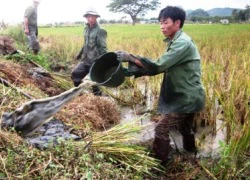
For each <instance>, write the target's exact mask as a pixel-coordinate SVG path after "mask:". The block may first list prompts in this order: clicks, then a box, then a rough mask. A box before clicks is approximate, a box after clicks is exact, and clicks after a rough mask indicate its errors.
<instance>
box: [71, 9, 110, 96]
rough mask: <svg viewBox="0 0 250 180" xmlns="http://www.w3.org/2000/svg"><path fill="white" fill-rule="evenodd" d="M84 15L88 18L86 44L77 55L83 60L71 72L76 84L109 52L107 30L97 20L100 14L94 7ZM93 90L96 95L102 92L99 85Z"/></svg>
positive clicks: (85, 30)
mask: <svg viewBox="0 0 250 180" xmlns="http://www.w3.org/2000/svg"><path fill="white" fill-rule="evenodd" d="M83 16H84V17H85V18H86V19H87V24H86V26H85V29H84V45H83V47H82V48H81V50H80V52H79V53H78V54H77V56H76V59H79V60H81V61H80V63H78V65H77V66H76V67H75V68H74V70H73V72H72V74H71V79H72V80H73V82H74V86H79V84H81V82H82V79H83V78H84V77H85V76H86V75H87V74H88V73H89V71H90V67H91V66H92V64H93V63H94V61H95V60H96V59H97V58H98V57H99V56H101V55H102V54H104V53H106V52H107V44H106V39H107V32H106V30H104V29H103V28H102V27H101V26H100V25H99V23H98V22H97V18H98V17H100V15H99V14H98V13H97V12H96V11H95V10H94V9H89V10H87V12H86V13H85V14H84V15H83ZM92 90H93V93H94V94H95V95H101V94H102V93H101V91H100V89H99V87H98V86H93V87H92Z"/></svg>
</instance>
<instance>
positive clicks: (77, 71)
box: [71, 62, 90, 87]
mask: <svg viewBox="0 0 250 180" xmlns="http://www.w3.org/2000/svg"><path fill="white" fill-rule="evenodd" d="M89 69H90V67H89V66H85V65H83V63H82V62H80V63H78V64H77V66H76V67H75V68H74V70H73V71H72V73H71V79H72V80H73V83H74V86H75V87H77V86H79V85H80V84H81V82H82V79H83V78H84V77H85V76H86V75H87V74H88V73H89Z"/></svg>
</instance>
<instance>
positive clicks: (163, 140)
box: [153, 114, 182, 165]
mask: <svg viewBox="0 0 250 180" xmlns="http://www.w3.org/2000/svg"><path fill="white" fill-rule="evenodd" d="M180 121H182V118H180V117H179V116H178V114H166V115H165V116H164V117H163V118H162V119H161V120H160V121H159V123H158V124H157V125H156V127H155V139H154V142H153V151H154V153H155V157H156V158H157V159H159V160H161V161H162V165H165V164H166V163H167V162H168V159H169V157H168V155H169V153H170V151H171V149H172V148H171V146H170V138H169V133H170V129H171V128H174V127H176V126H178V124H179V123H180Z"/></svg>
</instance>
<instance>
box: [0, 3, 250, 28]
mask: <svg viewBox="0 0 250 180" xmlns="http://www.w3.org/2000/svg"><path fill="white" fill-rule="evenodd" d="M110 2H112V0H41V3H40V5H39V7H38V23H39V24H46V23H54V22H61V21H63V22H66V21H83V20H84V18H83V17H82V15H83V13H84V12H85V11H86V9H87V8H88V7H94V8H95V9H96V10H97V11H98V12H99V13H100V14H101V18H103V19H109V20H110V19H119V18H121V17H122V16H124V14H113V13H111V12H109V11H108V9H107V8H106V6H107V5H108V4H109V3H110ZM160 2H161V7H160V8H159V9H157V10H156V11H153V12H152V11H151V12H148V14H147V15H146V17H157V16H158V13H159V10H160V9H161V8H163V7H165V6H167V5H175V6H181V7H182V8H183V9H184V10H195V9H198V8H201V9H204V10H209V9H212V8H223V7H231V8H241V9H244V8H245V6H246V5H247V4H249V5H250V0H160ZM30 4H32V0H0V21H2V20H3V21H4V22H7V23H10V24H13V23H21V22H22V21H23V14H24V11H25V9H26V7H27V6H28V5H30Z"/></svg>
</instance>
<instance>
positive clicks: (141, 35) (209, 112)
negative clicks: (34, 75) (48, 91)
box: [0, 24, 250, 179]
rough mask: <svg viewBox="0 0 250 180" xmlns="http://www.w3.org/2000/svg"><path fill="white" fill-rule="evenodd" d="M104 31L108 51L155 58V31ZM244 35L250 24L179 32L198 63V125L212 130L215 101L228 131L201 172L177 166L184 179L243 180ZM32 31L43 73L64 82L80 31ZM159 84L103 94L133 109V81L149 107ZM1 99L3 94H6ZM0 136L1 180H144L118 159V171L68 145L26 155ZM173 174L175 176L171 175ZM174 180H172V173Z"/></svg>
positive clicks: (247, 65)
mask: <svg viewBox="0 0 250 180" xmlns="http://www.w3.org/2000/svg"><path fill="white" fill-rule="evenodd" d="M104 28H105V29H106V30H107V32H108V49H109V51H116V50H126V51H128V52H130V53H132V54H134V55H141V56H147V57H151V58H152V59H157V57H159V56H160V55H161V54H162V53H163V52H164V49H165V48H166V46H165V44H164V43H163V41H162V40H163V36H162V34H161V32H160V28H159V25H136V26H132V25H105V26H104ZM249 30H250V24H230V25H226V26H225V25H196V24H195V25H188V24H187V25H185V26H184V31H185V32H186V33H187V34H189V35H190V36H191V37H192V38H193V40H194V41H195V43H196V44H197V46H198V48H199V51H200V54H201V58H202V70H203V83H204V86H205V88H206V94H207V99H206V109H205V110H204V111H203V112H202V113H201V115H200V118H201V119H203V120H205V121H206V122H207V124H209V125H210V126H214V127H215V124H216V118H217V116H218V115H221V114H220V112H218V111H217V108H218V107H217V105H216V102H217V101H218V102H219V103H220V105H221V106H222V109H223V122H224V126H225V127H227V139H226V142H222V143H221V147H222V151H221V157H220V159H218V160H211V159H206V160H199V164H200V167H203V168H197V167H192V168H190V166H189V165H187V164H185V166H184V167H183V164H182V163H181V162H179V164H178V163H177V164H175V167H174V168H175V170H176V169H181V170H182V172H184V174H186V176H182V177H185V178H186V179H188V177H189V178H190V177H192V172H194V170H196V171H195V172H196V173H194V175H196V176H197V178H201V179H203V177H204V176H202V175H204V172H205V174H207V175H209V177H210V178H213V179H244V178H247V177H249V172H250V164H249V161H250V157H249V152H250V143H249V142H250V115H249V109H250V83H249V82H250V71H249V70H250V60H249V57H250V44H249V39H250V31H249ZM39 31H40V32H39V33H40V34H39V40H40V42H41V45H42V47H43V49H42V51H41V55H42V56H43V57H45V58H46V57H48V58H49V59H50V60H49V61H47V60H44V62H46V64H47V65H45V64H43V63H41V64H40V65H42V66H45V67H50V66H51V64H60V65H63V66H64V67H66V70H65V72H66V73H67V74H66V75H67V76H69V72H70V71H71V69H72V68H73V67H74V65H75V64H76V63H77V62H76V61H75V60H74V56H75V55H76V53H77V52H78V51H79V50H80V48H81V46H82V43H83V37H82V36H83V28H82V27H67V28H40V29H39ZM23 49H24V48H23ZM37 63H39V62H37ZM161 80H162V76H161V75H158V76H155V77H143V78H138V79H132V78H128V79H127V80H126V83H124V84H123V85H122V86H121V87H119V88H118V90H119V92H118V93H117V94H113V92H112V90H110V89H108V88H104V89H105V91H107V92H109V93H110V94H111V95H112V96H113V97H115V98H116V99H120V101H121V102H123V103H125V104H126V103H127V104H129V103H130V105H132V106H133V105H136V104H137V103H138V102H139V103H141V102H143V101H144V99H143V98H144V97H145V96H144V95H143V94H140V93H141V91H140V90H139V87H138V82H141V81H143V82H144V83H145V84H146V85H147V87H148V88H149V89H151V92H152V93H153V94H154V102H153V104H156V102H157V97H158V93H159V88H160V84H161ZM0 87H1V86H0ZM129 88H132V91H129V95H128V91H126V90H127V89H129ZM2 92H3V93H2V94H4V92H5V90H2ZM5 95H6V94H5ZM2 98H3V97H2ZM0 99H1V97H0ZM131 102H132V103H131ZM14 104H17V103H14ZM1 105H2V104H1ZM5 109H6V108H5ZM1 113H2V112H1ZM0 133H1V134H0V137H1V140H0V141H2V142H3V141H4V140H3V139H4V138H3V137H6V141H8V146H7V147H5V148H3V147H1V153H0V179H1V178H2V177H3V178H8V177H9V178H34V177H38V179H39V178H41V179H42V178H45V179H47V178H59V179H60V178H63V177H64V178H77V177H86V178H87V179H91V178H93V179H102V178H104V179H105V178H107V179H112V178H117V179H124V178H125V179H141V178H142V177H143V175H142V173H141V172H143V171H140V172H138V171H134V170H133V168H128V169H126V168H122V167H124V166H121V165H120V163H121V162H125V160H124V161H119V163H118V164H117V159H115V158H107V157H108V156H106V155H107V154H105V153H103V152H98V148H97V149H96V151H94V153H93V152H91V153H86V152H82V149H81V148H76V149H75V146H74V148H73V147H72V145H71V144H70V143H69V144H67V143H66V145H65V146H58V147H57V148H56V149H53V150H52V149H51V150H47V151H44V152H41V151H38V150H36V149H33V148H32V151H29V149H28V147H27V146H26V145H25V143H20V142H19V143H20V144H19V143H15V142H16V140H15V138H13V136H15V133H11V134H8V135H7V136H6V135H3V134H4V133H5V132H3V131H1V130H0ZM11 137H12V138H11ZM2 144H4V143H2ZM2 144H1V145H2ZM104 159H105V160H104ZM138 161H139V160H138ZM39 164H40V165H39ZM13 167H15V168H13ZM129 167H131V166H129ZM172 168H173V167H172ZM192 170H193V171H192ZM102 171H103V172H102ZM176 171H177V172H178V170H176ZM191 171H192V172H191ZM169 172H170V171H169ZM171 172H172V173H174V172H175V171H174V170H173V171H171ZM170 174H171V173H170ZM171 177H174V176H171ZM176 177H178V173H177V175H176V176H175V178H176ZM194 178H195V177H194Z"/></svg>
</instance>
